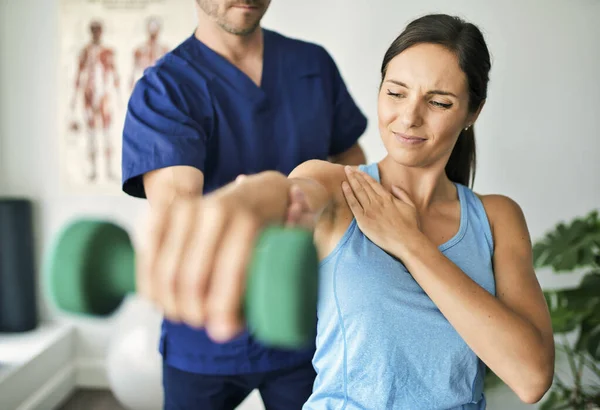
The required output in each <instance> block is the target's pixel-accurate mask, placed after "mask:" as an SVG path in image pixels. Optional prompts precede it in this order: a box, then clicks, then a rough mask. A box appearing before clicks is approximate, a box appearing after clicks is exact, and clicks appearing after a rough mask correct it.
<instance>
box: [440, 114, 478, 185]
mask: <svg viewBox="0 0 600 410" xmlns="http://www.w3.org/2000/svg"><path fill="white" fill-rule="evenodd" d="M476 162H477V161H476V153H475V132H474V131H473V126H471V127H469V128H468V129H467V130H462V131H461V133H460V135H459V136H458V140H457V141H456V144H455V145H454V149H453V150H452V153H451V154H450V159H449V160H448V163H447V164H446V175H447V176H448V178H449V179H450V181H452V182H457V183H459V184H462V185H465V186H467V187H470V188H472V187H473V182H474V181H475V166H476Z"/></svg>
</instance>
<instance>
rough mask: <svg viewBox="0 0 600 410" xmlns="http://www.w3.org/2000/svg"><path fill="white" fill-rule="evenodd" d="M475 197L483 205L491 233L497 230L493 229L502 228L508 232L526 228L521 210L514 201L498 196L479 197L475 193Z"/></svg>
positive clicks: (504, 196) (479, 195)
mask: <svg viewBox="0 0 600 410" xmlns="http://www.w3.org/2000/svg"><path fill="white" fill-rule="evenodd" d="M475 195H477V197H479V199H480V200H481V203H482V204H483V207H484V209H485V212H486V214H487V217H488V220H489V222H490V225H491V228H492V233H495V232H497V230H498V229H494V227H496V228H497V227H500V226H502V227H504V228H506V229H508V230H512V229H514V228H517V227H520V228H522V227H526V222H525V215H524V213H523V210H522V208H521V206H520V205H519V204H518V203H517V202H516V201H515V200H514V199H512V198H510V197H508V196H506V195H500V194H487V195H481V194H477V193H476V194H475ZM511 228H512V229H511ZM503 230H504V229H503Z"/></svg>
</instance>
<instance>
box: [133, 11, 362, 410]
mask: <svg viewBox="0 0 600 410" xmlns="http://www.w3.org/2000/svg"><path fill="white" fill-rule="evenodd" d="M269 3H270V0H198V4H197V6H198V7H197V12H198V27H197V29H196V32H195V33H194V34H193V35H192V36H190V37H189V38H188V39H187V40H185V41H184V42H183V43H182V44H180V45H179V46H178V47H177V48H176V49H174V50H173V51H172V52H170V53H168V54H167V55H166V56H165V57H164V58H162V59H161V60H160V61H159V62H158V63H157V64H156V65H155V66H154V67H151V68H149V69H147V70H146V71H145V74H144V76H143V77H142V78H141V79H140V80H139V81H138V82H137V84H136V86H135V88H134V91H133V94H132V96H131V99H130V102H129V106H128V112H127V117H126V121H125V128H124V131H123V163H122V173H123V190H124V191H125V192H126V193H128V194H129V195H132V196H136V197H141V198H147V199H148V200H149V202H150V206H151V209H152V212H156V213H160V211H161V209H164V208H165V207H168V206H169V204H170V203H171V202H172V201H173V199H174V198H176V197H177V196H182V195H183V196H200V195H203V194H206V193H209V192H211V191H213V190H215V189H216V188H219V187H221V186H223V185H225V184H227V183H229V182H231V181H233V180H235V178H236V177H237V176H238V175H240V174H252V173H257V172H261V171H265V170H278V171H280V172H282V173H285V174H287V173H289V172H290V171H292V170H293V169H294V168H295V167H296V166H297V165H298V164H300V163H302V162H304V161H306V160H309V159H323V160H331V161H335V162H340V163H345V164H350V165H357V164H360V163H364V162H365V158H364V154H363V152H362V149H361V148H360V146H359V145H358V139H359V137H360V136H361V135H362V134H363V132H364V131H365V128H366V125H367V120H366V118H365V116H364V115H363V114H362V113H361V111H360V110H359V108H358V107H357V106H356V104H355V102H354V101H353V99H352V97H351V96H350V94H349V93H348V91H347V89H346V86H345V84H344V82H343V80H342V78H341V76H340V73H339V71H338V69H337V67H336V64H335V63H334V61H333V59H332V58H331V57H330V55H329V54H328V53H327V52H326V51H325V50H324V49H323V48H322V47H320V46H318V45H315V44H311V43H307V42H303V41H299V40H294V39H290V38H287V37H284V36H282V35H280V34H278V33H275V32H273V31H270V30H266V29H263V28H262V27H261V26H260V20H261V18H262V16H263V15H264V13H265V12H266V10H267V8H268V6H269ZM143 280H145V279H142V282H143ZM138 286H145V285H144V283H138ZM160 307H161V308H163V310H164V311H165V316H166V318H167V319H165V320H164V321H163V326H162V337H161V342H160V351H161V353H162V355H163V360H164V367H163V385H164V391H165V408H166V409H202V410H212V409H215V410H225V409H234V408H235V407H236V406H237V405H238V404H239V403H240V402H242V401H243V400H244V398H245V397H246V396H247V395H248V394H249V393H250V392H251V391H252V390H253V389H255V388H256V389H259V390H260V393H261V397H262V399H263V402H264V403H265V406H266V408H267V409H268V410H271V409H274V410H294V409H300V408H301V407H302V404H303V403H304V402H305V401H306V399H307V398H308V397H309V395H310V393H311V390H312V385H313V381H314V378H315V372H314V369H313V368H312V365H311V359H312V355H313V352H314V346H313V347H311V348H309V349H305V350H302V351H286V350H282V349H275V348H269V347H268V346H263V345H261V344H259V343H258V342H257V341H255V340H254V339H253V338H252V337H251V336H250V335H249V334H248V333H247V332H246V333H243V334H241V335H239V336H238V337H236V338H235V339H234V340H232V341H230V342H227V343H215V342H213V341H212V340H211V339H209V337H208V336H207V334H206V333H205V332H204V331H201V330H198V329H197V328H193V327H190V326H188V325H186V324H184V323H181V322H180V321H178V320H176V316H177V315H176V312H174V311H173V307H172V305H170V304H168V303H166V304H163V305H162V306H160Z"/></svg>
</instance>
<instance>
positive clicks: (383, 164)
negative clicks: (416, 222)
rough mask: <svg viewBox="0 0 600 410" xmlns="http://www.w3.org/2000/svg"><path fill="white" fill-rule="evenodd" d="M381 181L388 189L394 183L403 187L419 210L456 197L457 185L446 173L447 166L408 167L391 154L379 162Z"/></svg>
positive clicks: (389, 189)
mask: <svg viewBox="0 0 600 410" xmlns="http://www.w3.org/2000/svg"><path fill="white" fill-rule="evenodd" d="M377 165H378V167H379V177H380V179H381V181H380V183H381V184H382V185H383V186H384V188H385V189H386V190H388V191H391V188H392V185H396V186H397V187H399V188H401V189H403V190H404V191H405V192H406V193H407V194H408V196H409V197H410V198H411V200H412V201H413V203H414V204H415V206H416V207H417V209H418V210H427V209H429V208H430V207H431V206H432V205H433V204H435V203H437V202H444V201H451V200H454V199H456V195H457V193H456V187H455V185H454V183H453V182H452V181H450V180H449V179H448V176H447V175H446V171H445V167H443V166H442V165H440V166H431V167H428V168H417V167H407V166H404V165H401V164H398V163H397V162H396V161H394V159H393V158H391V157H390V156H389V155H388V156H386V157H385V158H384V159H383V160H381V161H380V162H379V163H378V164H377Z"/></svg>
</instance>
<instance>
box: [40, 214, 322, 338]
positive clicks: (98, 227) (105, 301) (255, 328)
mask: <svg viewBox="0 0 600 410" xmlns="http://www.w3.org/2000/svg"><path fill="white" fill-rule="evenodd" d="M134 263H135V262H134V249H133V245H132V243H131V240H130V237H129V235H128V233H127V232H126V231H125V230H124V229H123V228H121V227H119V226H117V225H115V224H114V223H111V222H107V221H97V220H87V219H85V220H78V221H75V222H73V223H71V224H69V225H68V226H67V227H66V228H65V229H64V230H63V231H62V232H61V233H60V234H59V235H58V236H57V238H56V240H55V242H54V246H52V248H51V250H50V252H49V253H48V255H47V259H46V262H45V271H46V273H45V276H46V281H47V287H46V292H47V293H48V296H49V297H50V299H51V300H52V302H53V303H54V304H55V305H56V306H57V307H58V308H59V309H61V310H63V311H67V312H70V313H75V314H82V315H92V316H106V315H110V314H111V313H113V312H114V311H115V310H116V309H117V308H118V307H119V305H120V304H121V302H122V301H123V299H124V297H125V296H126V295H127V294H129V293H133V292H135V274H134ZM247 280H248V282H247V286H246V294H245V300H244V316H245V320H246V323H247V326H248V329H249V331H250V332H251V333H252V334H253V335H254V336H255V337H256V338H257V339H258V340H260V341H261V342H263V343H265V344H268V345H270V346H278V347H284V348H301V347H303V346H305V345H307V344H309V343H311V342H312V341H313V340H314V336H315V332H316V318H317V313H316V307H317V291H318V288H317V286H318V285H317V284H318V257H317V252H316V249H315V247H314V244H313V240H312V235H311V233H310V232H307V231H305V230H302V229H295V228H282V227H268V228H266V229H265V230H264V231H263V232H262V233H261V235H260V236H259V238H258V241H257V244H256V246H255V248H254V252H253V255H252V261H251V264H250V266H249V271H248V279H247Z"/></svg>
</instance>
